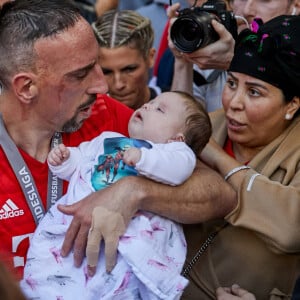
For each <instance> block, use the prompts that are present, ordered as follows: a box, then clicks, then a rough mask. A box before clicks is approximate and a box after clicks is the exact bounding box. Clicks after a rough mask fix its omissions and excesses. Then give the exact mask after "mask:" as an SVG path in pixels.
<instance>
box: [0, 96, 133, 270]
mask: <svg viewBox="0 0 300 300" xmlns="http://www.w3.org/2000/svg"><path fill="white" fill-rule="evenodd" d="M131 114H132V110H131V109H130V108H128V107H127V106H125V105H123V104H121V103H120V102H118V101H116V100H114V99H112V98H109V97H108V96H106V95H99V96H98V98H97V101H96V102H95V104H94V106H93V109H92V114H91V116H90V117H89V118H88V119H87V120H86V121H85V122H84V124H83V126H82V127H81V128H80V130H78V131H77V132H74V133H69V134H67V133H64V134H63V136H62V139H63V143H64V144H65V145H67V146H78V145H79V144H80V143H81V142H83V141H89V140H91V139H93V138H94V137H96V136H97V135H99V134H100V133H102V132H103V131H116V132H120V133H122V134H124V135H126V136H128V129H127V128H128V121H129V118H130V116H131ZM19 151H20V153H21V155H22V157H23V159H24V161H25V162H26V164H27V166H28V168H29V169H30V171H31V174H32V176H33V178H34V181H35V184H36V186H37V189H38V192H39V194H40V196H41V198H42V202H43V205H44V207H45V208H46V203H47V190H48V186H47V184H48V165H47V162H44V163H41V162H39V161H37V160H35V159H34V158H32V157H31V156H29V155H28V154H27V153H25V152H24V151H22V149H19ZM63 187H64V193H65V192H66V189H67V182H64V186H63ZM35 228H36V224H35V222H34V219H33V216H32V214H31V211H30V208H29V206H28V204H27V202H26V198H25V197H24V195H23V192H22V189H21V187H20V185H19V183H18V181H17V177H16V176H15V174H14V172H13V170H12V168H11V166H10V164H9V162H8V160H7V158H6V156H5V154H4V152H3V150H2V148H1V147H0V238H1V242H0V260H3V261H5V262H6V263H7V264H8V266H9V267H14V268H16V273H17V274H18V276H22V274H23V267H24V265H25V259H26V254H27V250H28V247H29V239H30V236H31V235H32V233H33V232H34V230H35Z"/></svg>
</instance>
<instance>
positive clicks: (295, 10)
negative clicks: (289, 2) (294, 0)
mask: <svg viewBox="0 0 300 300" xmlns="http://www.w3.org/2000/svg"><path fill="white" fill-rule="evenodd" d="M296 12H297V9H296V7H295V6H294V7H293V10H292V14H291V15H292V16H294V15H295V14H296Z"/></svg>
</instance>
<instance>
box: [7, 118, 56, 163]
mask: <svg viewBox="0 0 300 300" xmlns="http://www.w3.org/2000/svg"><path fill="white" fill-rule="evenodd" d="M6 130H7V132H8V134H9V135H10V137H11V139H12V140H13V141H14V143H15V144H16V146H17V147H18V148H21V149H22V150H23V151H24V152H26V153H27V154H28V155H30V156H31V157H33V158H34V159H36V160H38V161H40V162H45V161H46V159H47V155H48V153H49V151H50V147H51V138H52V133H50V132H44V131H41V130H39V129H38V127H37V126H36V127H33V126H32V124H30V123H29V124H28V123H26V122H24V123H23V124H22V123H19V124H17V123H13V124H7V125H6Z"/></svg>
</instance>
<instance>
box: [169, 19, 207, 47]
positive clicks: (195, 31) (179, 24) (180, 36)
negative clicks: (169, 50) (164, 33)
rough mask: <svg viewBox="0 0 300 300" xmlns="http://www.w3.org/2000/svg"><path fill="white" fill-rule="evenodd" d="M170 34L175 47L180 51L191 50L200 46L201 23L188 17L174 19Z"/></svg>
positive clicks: (201, 35)
mask: <svg viewBox="0 0 300 300" xmlns="http://www.w3.org/2000/svg"><path fill="white" fill-rule="evenodd" d="M170 34H171V39H172V41H173V43H174V45H175V47H176V48H177V49H178V50H180V51H182V52H193V51H194V50H195V49H198V48H200V47H201V44H202V41H203V29H202V26H201V24H198V23H197V22H195V21H194V20H193V19H190V18H182V19H178V20H176V21H175V22H174V24H173V25H172V27H171V33H170Z"/></svg>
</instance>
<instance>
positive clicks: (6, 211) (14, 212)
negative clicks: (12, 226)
mask: <svg viewBox="0 0 300 300" xmlns="http://www.w3.org/2000/svg"><path fill="white" fill-rule="evenodd" d="M23 215H24V210H23V209H19V207H18V206H17V205H16V204H15V203H14V202H13V201H12V200H11V199H7V200H6V201H5V203H4V204H3V205H2V208H1V209H0V220H4V219H9V218H14V217H19V216H23Z"/></svg>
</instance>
